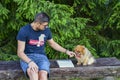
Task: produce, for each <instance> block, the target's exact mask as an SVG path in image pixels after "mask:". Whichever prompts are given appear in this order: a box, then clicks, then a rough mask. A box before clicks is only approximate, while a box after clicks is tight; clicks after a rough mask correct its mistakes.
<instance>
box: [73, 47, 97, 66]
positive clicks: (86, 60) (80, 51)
mask: <svg viewBox="0 0 120 80" xmlns="http://www.w3.org/2000/svg"><path fill="white" fill-rule="evenodd" d="M74 52H75V53H76V59H77V65H81V64H82V65H92V64H93V63H95V62H96V60H95V58H94V57H93V56H92V54H91V53H90V51H89V50H88V49H87V48H86V47H85V46H82V45H77V46H76V47H75V48H74Z"/></svg>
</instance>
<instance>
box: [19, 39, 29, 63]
mask: <svg viewBox="0 0 120 80" xmlns="http://www.w3.org/2000/svg"><path fill="white" fill-rule="evenodd" d="M24 50H25V42H23V41H19V40H18V48H17V55H18V57H19V58H21V59H22V60H23V61H25V62H27V63H29V62H30V61H31V59H29V58H28V57H27V56H26V54H25V53H24Z"/></svg>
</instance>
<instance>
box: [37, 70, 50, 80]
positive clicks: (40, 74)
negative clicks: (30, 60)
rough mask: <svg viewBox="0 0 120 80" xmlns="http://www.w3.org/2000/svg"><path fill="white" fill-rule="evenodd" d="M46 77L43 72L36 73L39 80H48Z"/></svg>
mask: <svg viewBox="0 0 120 80" xmlns="http://www.w3.org/2000/svg"><path fill="white" fill-rule="evenodd" d="M47 75H48V73H47V71H45V70H41V71H39V72H38V77H39V80H48V79H47Z"/></svg>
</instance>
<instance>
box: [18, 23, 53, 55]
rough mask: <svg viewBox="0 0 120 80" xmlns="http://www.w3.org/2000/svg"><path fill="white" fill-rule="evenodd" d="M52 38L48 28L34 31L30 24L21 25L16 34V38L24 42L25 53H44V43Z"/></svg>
mask: <svg viewBox="0 0 120 80" xmlns="http://www.w3.org/2000/svg"><path fill="white" fill-rule="evenodd" d="M51 38H52V34H51V31H50V29H49V28H48V27H47V28H46V29H45V30H41V31H35V30H33V28H32V27H31V25H30V24H28V25H26V26H23V27H22V28H21V29H20V31H19V32H18V35H17V40H20V41H24V42H25V51H24V52H25V54H31V53H37V54H45V50H44V48H45V43H46V41H47V40H50V39H51Z"/></svg>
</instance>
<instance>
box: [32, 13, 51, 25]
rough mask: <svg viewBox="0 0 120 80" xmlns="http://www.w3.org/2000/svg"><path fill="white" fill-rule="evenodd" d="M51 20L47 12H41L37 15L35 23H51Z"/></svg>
mask: <svg viewBox="0 0 120 80" xmlns="http://www.w3.org/2000/svg"><path fill="white" fill-rule="evenodd" d="M49 21H50V18H49V16H48V15H47V14H46V13H45V12H41V13H38V14H36V16H35V19H34V22H39V23H44V22H49Z"/></svg>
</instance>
